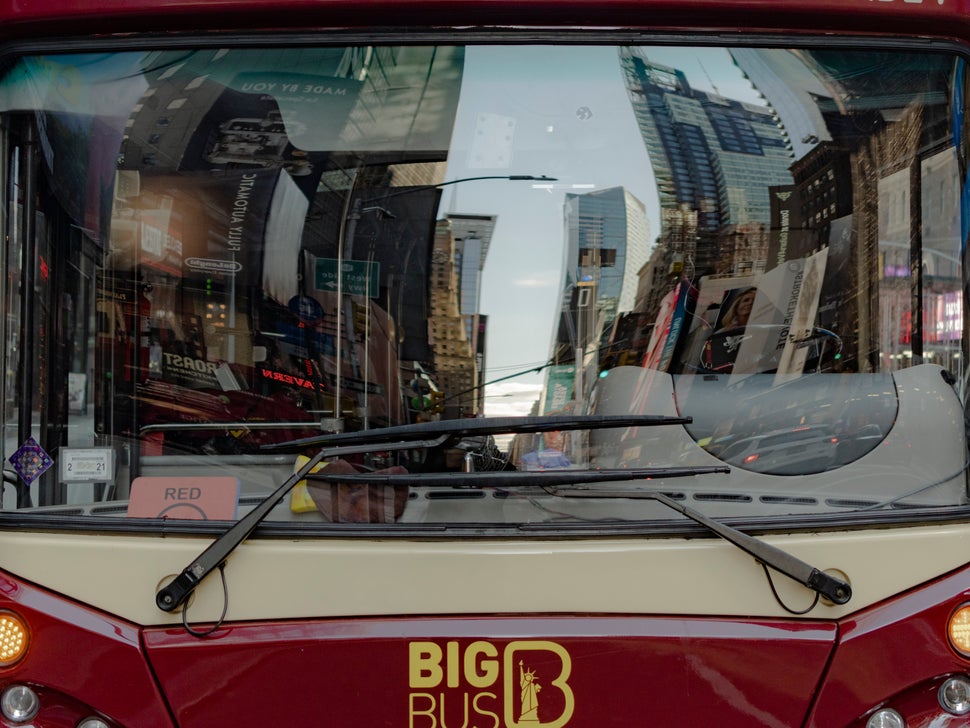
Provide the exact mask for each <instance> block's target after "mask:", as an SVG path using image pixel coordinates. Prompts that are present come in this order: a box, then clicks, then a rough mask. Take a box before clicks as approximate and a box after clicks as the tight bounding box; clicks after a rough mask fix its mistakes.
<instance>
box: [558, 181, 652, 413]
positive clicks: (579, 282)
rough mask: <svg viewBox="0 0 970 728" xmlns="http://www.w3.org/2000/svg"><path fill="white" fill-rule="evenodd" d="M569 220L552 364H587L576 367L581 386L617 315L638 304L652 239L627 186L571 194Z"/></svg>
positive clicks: (643, 214) (566, 212) (567, 206)
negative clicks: (640, 278)
mask: <svg viewBox="0 0 970 728" xmlns="http://www.w3.org/2000/svg"><path fill="white" fill-rule="evenodd" d="M564 215H565V229H566V246H565V247H566V261H565V271H564V280H563V293H562V299H561V314H560V320H559V327H558V330H557V334H556V340H555V342H553V354H552V359H553V361H554V362H555V363H556V364H557V365H566V364H573V363H576V362H577V361H579V362H584V365H583V366H579V367H576V368H575V379H576V385H577V386H580V385H581V384H582V380H583V376H584V372H585V370H586V369H587V368H588V367H595V366H596V363H597V361H598V356H599V354H598V348H599V344H600V342H601V341H604V340H605V337H606V336H608V334H609V331H610V330H611V328H612V326H613V323H614V321H615V320H616V318H617V316H618V315H620V314H621V313H623V312H625V311H631V310H632V309H633V307H634V305H635V303H636V296H637V283H638V277H637V274H638V272H639V271H640V269H641V268H642V267H643V265H644V264H645V263H646V262H647V258H648V255H649V245H650V235H649V230H648V224H647V218H646V211H645V208H644V206H643V203H642V202H640V200H638V199H637V198H636V197H634V196H633V195H631V194H630V193H629V192H627V191H626V190H625V189H624V188H622V187H612V188H609V189H605V190H599V191H596V192H590V193H587V194H567V195H566V202H565V210H564ZM547 380H548V377H547ZM547 386H548V382H547ZM547 399H548V397H547Z"/></svg>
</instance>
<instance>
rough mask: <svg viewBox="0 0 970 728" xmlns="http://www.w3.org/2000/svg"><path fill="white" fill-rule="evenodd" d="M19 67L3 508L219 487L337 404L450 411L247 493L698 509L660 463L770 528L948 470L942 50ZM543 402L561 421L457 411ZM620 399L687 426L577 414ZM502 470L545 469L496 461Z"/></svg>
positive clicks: (728, 508)
mask: <svg viewBox="0 0 970 728" xmlns="http://www.w3.org/2000/svg"><path fill="white" fill-rule="evenodd" d="M5 68H6V71H5V73H4V74H3V75H2V77H0V124H2V127H0V133H2V137H0V144H2V148H0V154H2V157H0V163H2V168H0V179H2V183H3V185H4V186H3V190H4V192H3V205H2V207H0V212H2V215H3V218H2V221H0V224H2V225H3V229H4V234H5V240H6V244H5V247H4V248H3V251H2V254H3V262H4V270H5V275H4V276H3V281H2V285H3V290H2V296H3V301H4V306H5V310H6V316H5V317H4V318H3V320H2V323H0V327H2V328H0V336H2V338H3V347H2V350H3V356H4V368H3V372H4V376H3V378H2V384H3V394H4V396H3V399H2V406H3V427H4V429H3V439H2V443H3V453H2V456H3V463H4V468H5V477H4V484H5V487H4V490H3V498H2V508H3V510H5V511H11V510H15V509H16V510H20V511H22V512H23V513H25V514H33V515H35V516H36V517H37V518H38V519H42V518H44V517H46V516H48V515H50V514H52V513H53V514H60V515H72V516H76V517H78V518H92V519H93V518H98V519H100V521H99V522H102V523H103V522H104V521H105V520H106V519H115V520H118V521H119V522H120V521H122V520H124V522H126V523H128V524H131V525H134V526H137V527H145V528H156V527H158V525H159V524H160V522H161V519H186V520H189V519H199V518H206V519H209V520H213V519H217V520H232V519H234V518H237V517H238V516H239V515H241V513H243V512H244V511H245V510H247V509H249V508H251V507H252V506H253V505H254V504H255V503H257V502H259V500H260V499H261V498H262V497H264V496H265V495H267V494H268V493H270V492H272V491H273V490H274V489H275V488H276V486H278V485H279V484H280V483H282V482H284V481H285V480H286V479H287V477H288V476H289V475H291V474H292V473H294V471H295V469H297V468H299V467H300V464H301V463H305V462H307V458H310V457H312V456H313V455H314V453H315V452H316V451H317V450H318V448H319V447H320V446H329V445H327V440H326V438H325V437H323V436H325V435H329V434H338V433H343V435H347V434H348V433H354V432H366V431H370V430H374V431H378V430H382V429H383V428H387V427H398V426H401V425H413V424H421V423H426V422H436V423H439V424H440V423H442V422H449V421H450V422H453V423H454V425H455V429H454V431H453V432H454V435H453V436H450V437H449V436H447V433H446V431H445V429H439V430H438V431H437V432H441V433H445V435H444V436H437V435H436V436H435V437H423V436H422V435H421V432H422V431H420V430H418V431H416V432H417V434H416V435H415V437H414V442H410V443H408V444H406V445H402V444H401V442H399V441H398V440H399V439H400V438H398V437H391V438H381V437H376V438H375V440H374V444H373V446H368V445H367V438H359V439H357V440H355V441H354V445H353V447H352V448H351V449H345V451H335V452H333V453H330V454H328V456H327V457H326V458H325V460H324V462H325V465H324V467H323V468H322V470H321V472H322V473H325V474H326V473H329V474H331V475H334V474H338V475H346V476H347V477H348V478H350V476H352V475H354V474H368V473H371V474H378V475H387V476H390V477H391V478H392V479H391V480H388V481H386V482H377V481H375V482H363V483H362V482H356V481H351V480H349V479H348V480H347V481H346V482H343V481H340V480H339V479H337V480H335V479H332V478H331V479H329V480H322V479H312V478H311V479H308V480H307V481H306V482H304V483H300V484H299V485H297V487H296V488H295V489H294V490H293V492H292V493H290V494H287V496H286V498H284V499H283V500H282V501H281V502H280V504H279V505H278V506H277V507H276V508H275V509H274V510H273V511H272V512H271V513H270V516H269V520H271V521H281V522H293V521H296V522H299V523H300V524H301V525H313V524H319V525H320V526H321V532H325V531H326V528H325V527H326V526H328V524H333V523H343V522H353V523H361V522H365V523H380V524H383V526H382V527H383V528H386V527H387V524H396V525H397V526H400V527H401V528H402V532H403V531H405V530H406V527H407V526H408V525H409V524H411V525H413V524H440V523H444V524H449V523H450V524H459V525H460V524H477V526H478V527H481V526H482V525H485V526H487V525H489V524H493V525H497V526H508V525H517V524H522V523H548V524H555V525H557V526H562V527H568V526H569V525H570V524H573V523H577V524H579V523H582V524H586V528H587V529H588V524H589V523H590V522H598V523H602V524H603V525H604V528H606V527H609V524H611V523H616V522H617V521H624V520H625V521H629V520H644V521H650V520H654V519H657V520H659V519H679V518H681V516H680V515H679V514H677V513H676V512H674V511H672V510H668V509H666V508H664V507H663V506H661V505H659V504H658V503H656V502H655V501H653V500H651V499H649V498H648V497H644V495H648V494H649V492H652V491H661V492H663V493H666V494H668V496H670V497H673V498H675V499H677V500H679V501H681V502H683V503H685V504H689V505H690V506H691V507H693V508H695V509H697V510H700V511H703V512H704V513H706V514H708V515H711V516H715V517H738V518H751V519H768V518H770V519H772V522H773V523H774V524H776V525H777V524H779V523H781V524H784V523H785V522H786V519H787V520H788V521H790V522H792V523H795V522H796V517H798V518H802V517H805V516H812V517H815V518H826V517H828V516H829V515H831V514H837V515H838V516H839V517H840V518H841V519H842V522H844V519H845V517H846V514H857V515H858V516H859V518H860V519H863V518H864V519H867V522H868V521H871V520H873V519H874V518H875V519H878V518H879V517H881V516H882V515H884V514H886V515H888V514H894V518H897V519H898V518H899V513H901V512H905V513H913V514H918V515H914V517H920V518H921V517H923V515H924V514H925V511H926V509H949V510H951V511H952V510H953V508H954V507H955V506H963V505H965V504H966V503H967V481H966V466H967V446H966V432H965V425H964V415H963V402H964V400H965V396H966V386H965V385H966V378H967V373H968V371H967V369H966V367H965V360H966V356H967V331H966V324H965V322H964V314H963V311H964V306H965V303H964V302H965V295H964V290H965V289H964V266H963V256H964V248H965V241H966V239H967V235H968V225H970V213H968V212H967V209H968V207H967V206H968V204H970V196H968V194H970V193H968V190H970V186H968V185H970V179H968V158H970V153H968V152H970V149H968V143H970V135H968V130H970V118H967V115H966V114H965V111H966V98H965V95H966V93H967V80H966V74H967V71H966V64H965V62H964V60H962V59H961V58H960V57H958V56H956V55H954V54H953V53H952V52H946V51H931V50H926V49H925V48H921V49H919V50H913V51H907V50H905V48H904V47H903V48H900V47H899V46H897V47H895V48H893V49H880V48H867V47H865V46H860V47H854V48H849V47H848V46H845V45H842V46H838V47H830V46H829V47H826V46H824V45H812V44H807V45H803V46H802V47H798V48H762V47H730V48H723V47H707V46H699V47H690V48H689V47H675V46H669V45H660V44H658V45H645V46H635V47H634V46H625V45H619V46H586V45H560V46H556V45H552V44H542V45H534V46H529V45H525V46H521V45H515V44H514V43H512V44H510V43H503V44H501V45H497V46H488V45H469V46H467V47H457V46H450V45H449V46H431V45H427V46H412V45H406V46H386V47H385V46H355V47H335V46H333V45H320V46H318V47H313V46H309V45H303V46H300V47H290V48H287V47H265V48H215V47H210V48H203V49H199V50H189V49H186V48H184V47H180V48H178V49H176V50H150V51H141V50H139V51H131V50H124V51H120V52H116V53H110V52H99V53H92V54H73V55H56V54H52V55H45V56H26V57H18V58H14V59H12V60H10V61H9V62H8V63H7V65H6V66H5ZM529 415H532V416H535V417H552V416H555V417H558V418H561V419H560V420H558V422H560V423H561V425H562V426H561V428H559V429H550V428H543V427H541V426H539V427H536V428H533V429H532V430H531V431H530V430H528V429H527V430H526V431H519V432H508V433H503V432H492V431H482V432H472V433H469V432H466V431H464V430H463V429H462V424H463V423H464V422H466V421H471V420H476V421H477V420H480V419H481V418H487V417H511V416H529ZM640 415H647V416H664V417H668V418H673V419H670V420H664V421H662V423H644V424H632V425H631V424H627V425H624V426H616V425H610V423H609V422H607V421H605V420H600V424H597V425H596V426H588V421H580V420H576V422H573V423H570V421H569V419H568V418H570V417H574V418H575V417H582V416H592V417H597V418H602V417H606V416H640ZM583 422H585V423H586V424H583V426H579V424H577V423H583ZM557 427H558V426H557ZM375 434H379V433H377V432H375ZM402 437H403V436H402ZM647 469H649V470H650V473H649V474H650V476H651V477H650V478H649V479H646V478H644V477H643V475H642V474H641V475H640V476H638V477H635V478H632V479H631V478H630V477H628V476H627V475H626V474H624V472H622V471H632V470H640V471H643V470H647ZM501 472H508V473H513V472H515V473H533V474H534V476H535V477H533V478H531V479H530V478H508V479H502V480H499V479H496V480H487V479H480V478H479V475H480V474H481V473H501ZM550 472H555V473H559V474H560V476H561V477H557V479H556V480H554V481H553V480H549V481H546V480H543V478H544V477H546V476H547V475H548V474H549V473H550ZM590 472H597V473H599V474H600V475H598V477H600V476H602V477H601V478H600V480H601V482H596V483H590V482H586V481H584V480H583V479H582V477H581V476H582V475H583V474H588V473H590ZM441 473H450V474H451V475H452V477H451V478H446V479H441V478H432V477H430V476H437V475H440V474H441ZM570 473H574V474H575V478H576V479H575V481H572V480H570V478H571V477H572V476H570V475H569V474H570ZM610 473H614V474H615V477H613V476H612V475H610ZM903 508H905V509H907V510H905V511H902V510H901V509H903ZM134 519H139V520H137V521H136V520H134ZM146 519H147V520H146Z"/></svg>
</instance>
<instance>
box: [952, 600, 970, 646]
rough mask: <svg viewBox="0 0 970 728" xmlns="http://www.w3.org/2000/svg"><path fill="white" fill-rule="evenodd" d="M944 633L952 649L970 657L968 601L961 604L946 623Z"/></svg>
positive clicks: (969, 613)
mask: <svg viewBox="0 0 970 728" xmlns="http://www.w3.org/2000/svg"><path fill="white" fill-rule="evenodd" d="M946 634H947V636H948V637H949V638H950V644H951V645H953V649H955V650H956V651H957V652H959V653H960V654H961V655H963V657H966V658H968V659H970V603H967V604H961V605H960V606H959V607H958V608H957V610H956V611H955V612H953V614H951V615H950V621H949V622H947V624H946Z"/></svg>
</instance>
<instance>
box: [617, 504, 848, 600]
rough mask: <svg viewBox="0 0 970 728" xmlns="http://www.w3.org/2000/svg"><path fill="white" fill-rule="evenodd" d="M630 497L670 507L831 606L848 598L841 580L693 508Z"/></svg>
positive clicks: (845, 586) (846, 586) (844, 584)
mask: <svg viewBox="0 0 970 728" xmlns="http://www.w3.org/2000/svg"><path fill="white" fill-rule="evenodd" d="M634 497H637V498H650V499H652V500H655V501H657V502H658V503H662V504H663V505H665V506H667V507H668V508H672V509H673V510H675V511H677V512H678V513H680V514H682V515H684V516H686V517H687V518H689V519H690V520H692V521H694V522H695V523H699V524H700V525H702V526H704V527H705V528H706V529H708V530H709V531H711V532H712V533H714V534H716V535H718V536H720V537H721V538H723V539H724V540H725V541H728V542H730V543H733V544H734V545H735V546H737V547H738V548H739V549H741V550H742V551H745V552H746V553H748V554H750V555H751V556H753V557H754V558H755V560H756V561H759V562H761V563H762V564H764V565H765V566H770V567H771V568H772V569H774V570H775V571H779V572H781V573H782V574H784V575H785V576H787V577H789V578H791V579H794V580H795V581H797V582H798V583H799V584H801V585H802V586H805V587H808V588H809V589H811V590H813V591H814V592H816V593H817V594H820V595H822V596H823V597H825V598H827V599H828V600H830V601H831V602H833V603H834V604H845V603H846V602H848V601H849V599H851V598H852V587H851V586H849V584H848V583H846V582H844V581H842V580H841V579H837V578H836V577H834V576H832V575H831V574H826V573H825V572H824V571H821V570H820V569H817V568H815V567H814V566H812V565H811V564H807V563H805V562H804V561H802V560H801V559H799V558H796V557H795V556H792V555H791V554H790V553H788V552H787V551H782V550H781V549H780V548H777V547H776V546H772V545H771V544H769V543H766V542H764V541H762V540H760V539H757V538H755V537H753V536H749V535H748V534H746V533H743V532H741V531H739V530H738V529H736V528H732V527H731V526H728V525H727V524H724V523H721V522H720V521H715V520H714V519H712V518H708V517H707V516H705V515H704V514H703V513H700V512H698V511H695V510H694V509H693V508H688V507H687V506H685V505H682V504H680V503H678V502H677V501H675V500H674V499H672V498H670V497H669V496H666V495H664V494H663V493H658V492H651V493H638V494H636V495H635V496H634Z"/></svg>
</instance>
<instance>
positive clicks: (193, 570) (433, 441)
mask: <svg viewBox="0 0 970 728" xmlns="http://www.w3.org/2000/svg"><path fill="white" fill-rule="evenodd" d="M691 421H692V419H691V418H690V417H667V416H663V415H629V416H596V415H577V416H569V415H559V416H554V417H494V418H484V419H475V420H471V419H468V420H442V421H438V422H422V423H419V424H414V425H399V426H396V427H382V428H377V429H374V430H361V431H359V432H345V433H338V434H335V435H320V436H317V437H308V438H303V439H300V440H291V441H289V442H283V443H277V444H274V445H269V446H265V448H264V449H266V450H278V449H284V448H291V447H301V448H302V447H308V446H311V445H324V444H326V445H330V446H331V447H326V448H323V449H321V450H319V451H318V452H317V453H316V454H315V455H314V456H313V457H312V458H310V460H309V461H308V462H307V463H305V464H304V466H303V467H302V468H300V469H299V470H297V471H296V472H295V473H293V475H291V476H290V477H289V478H287V479H286V480H285V481H284V482H283V483H282V484H281V485H280V486H279V487H278V488H277V489H276V490H274V491H273V492H272V493H270V494H269V495H268V496H267V497H266V500H264V501H263V502H262V503H260V504H259V505H258V506H256V507H255V508H254V509H253V510H251V511H250V512H249V513H247V514H246V515H245V516H243V517H242V518H240V519H239V520H238V521H237V522H236V523H235V524H233V525H232V527H230V528H229V529H228V530H227V531H225V532H224V533H223V534H222V535H221V536H219V538H217V539H216V540H215V541H213V542H212V543H211V544H210V545H209V547H208V548H207V549H206V550H205V551H203V552H202V553H201V554H199V556H198V558H196V559H195V560H194V561H193V562H192V563H191V564H189V565H188V566H186V567H185V568H184V569H183V570H182V573H180V574H179V575H178V576H176V577H175V578H174V579H173V580H172V581H170V582H169V583H168V584H166V585H165V586H164V587H162V588H161V589H159V590H158V593H156V594H155V604H156V605H157V606H158V608H159V609H161V610H162V611H165V612H174V611H175V610H176V609H178V608H179V606H181V605H182V604H183V603H184V602H185V600H186V599H188V598H189V595H190V594H192V592H193V591H194V590H195V588H196V586H198V584H199V582H201V581H202V580H203V579H204V578H205V577H206V576H208V575H209V574H210V573H211V572H212V571H214V570H215V569H217V568H218V567H219V566H220V565H221V564H223V563H224V562H225V561H226V559H228V558H229V556H230V555H231V554H232V552H233V551H234V550H235V549H236V547H237V546H239V544H241V543H242V542H243V541H245V540H246V539H247V538H248V537H249V535H250V534H251V533H252V532H253V531H254V530H255V528H256V526H258V525H259V523H260V521H262V520H263V519H264V518H265V517H266V516H267V515H268V514H269V512H270V511H271V510H273V508H274V507H275V506H276V504H277V503H279V501H280V499H282V498H283V496H285V495H286V494H287V493H288V492H289V491H290V490H292V489H293V488H294V487H295V486H296V484H297V483H299V482H300V481H301V480H303V479H305V478H306V476H307V475H308V474H309V473H310V471H311V470H313V468H314V467H316V466H317V465H319V464H320V463H321V462H322V461H323V459H324V458H328V457H335V456H338V455H348V454H353V453H364V452H374V451H375V450H404V449H411V448H422V447H438V446H440V445H442V444H444V443H445V442H446V441H448V440H453V439H455V438H460V437H465V436H469V435H489V434H503V433H516V434H518V433H525V432H557V431H559V432H562V431H565V430H596V429H604V428H609V427H649V426H652V425H680V424H689V423H690V422H691Z"/></svg>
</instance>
